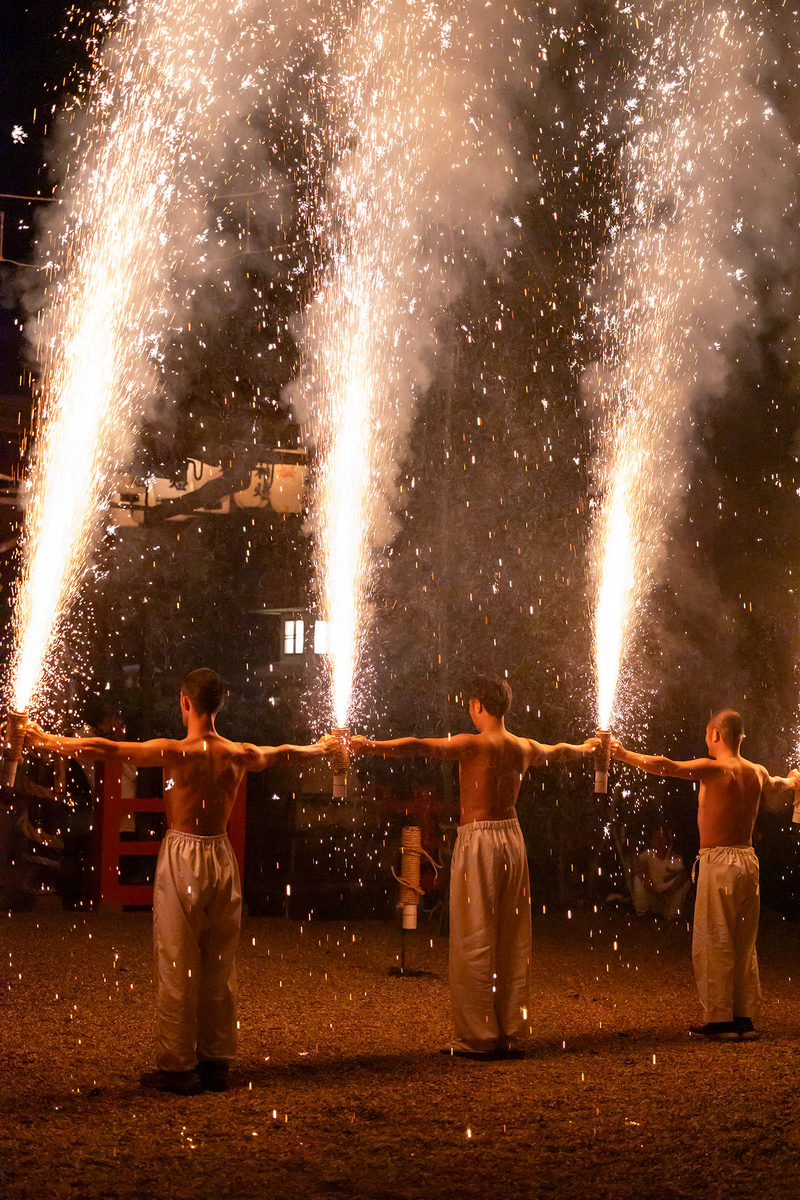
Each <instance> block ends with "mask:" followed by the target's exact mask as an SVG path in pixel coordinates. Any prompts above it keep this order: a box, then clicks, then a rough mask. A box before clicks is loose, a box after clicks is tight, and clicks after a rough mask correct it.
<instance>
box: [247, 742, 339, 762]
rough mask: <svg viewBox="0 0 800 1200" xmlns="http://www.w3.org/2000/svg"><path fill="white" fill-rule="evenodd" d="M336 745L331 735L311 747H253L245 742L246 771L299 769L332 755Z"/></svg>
mask: <svg viewBox="0 0 800 1200" xmlns="http://www.w3.org/2000/svg"><path fill="white" fill-rule="evenodd" d="M336 745H337V742H336V738H335V737H332V736H331V735H330V734H326V735H325V736H324V737H321V738H320V739H319V741H318V742H313V743H312V744H311V745H310V746H289V745H285V746H251V745H250V744H249V743H247V742H243V743H242V749H243V750H244V752H245V770H246V771H266V769H267V768H268V767H298V766H301V765H302V764H303V763H304V762H307V761H308V760H309V759H313V758H322V757H324V756H325V755H326V754H330V753H331V751H332V750H334V749H335V747H336Z"/></svg>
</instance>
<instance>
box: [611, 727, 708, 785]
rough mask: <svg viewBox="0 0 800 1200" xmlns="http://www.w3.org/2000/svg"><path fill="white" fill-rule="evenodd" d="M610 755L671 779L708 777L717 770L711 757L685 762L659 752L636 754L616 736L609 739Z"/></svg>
mask: <svg viewBox="0 0 800 1200" xmlns="http://www.w3.org/2000/svg"><path fill="white" fill-rule="evenodd" d="M611 757H612V758H613V759H616V761H617V762H621V763H625V765H626V766H628V767H638V769H639V770H640V771H647V773H648V775H667V776H669V777H670V778H671V779H697V780H701V781H702V780H705V779H710V778H711V776H713V775H714V774H716V773H717V772H718V771H719V769H720V768H719V765H718V764H717V763H716V762H715V761H714V759H713V758H693V759H691V760H690V761H687V762H675V761H674V760H673V759H671V758H664V757H663V756H662V755H659V754H636V753H635V752H634V751H633V750H626V749H625V747H624V746H623V745H622V743H621V742H618V741H617V739H616V738H612V739H611Z"/></svg>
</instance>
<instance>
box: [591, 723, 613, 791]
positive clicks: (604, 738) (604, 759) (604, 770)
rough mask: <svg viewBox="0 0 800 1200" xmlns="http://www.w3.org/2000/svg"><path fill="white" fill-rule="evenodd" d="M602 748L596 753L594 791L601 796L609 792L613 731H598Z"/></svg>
mask: <svg viewBox="0 0 800 1200" xmlns="http://www.w3.org/2000/svg"><path fill="white" fill-rule="evenodd" d="M597 736H598V737H599V738H600V748H599V749H598V750H595V752H594V790H595V793H596V794H597V795H599V796H605V795H606V793H607V792H608V767H609V763H610V762H611V730H610V729H598V731H597Z"/></svg>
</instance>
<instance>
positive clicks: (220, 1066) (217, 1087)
mask: <svg viewBox="0 0 800 1200" xmlns="http://www.w3.org/2000/svg"><path fill="white" fill-rule="evenodd" d="M197 1070H198V1073H199V1075H200V1082H201V1084H202V1085H203V1087H204V1088H205V1090H206V1091H207V1092H227V1090H228V1070H229V1064H228V1063H226V1062H215V1061H214V1059H211V1058H206V1059H201V1061H200V1062H199V1063H198V1064H197Z"/></svg>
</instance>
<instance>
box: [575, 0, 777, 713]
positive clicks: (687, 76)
mask: <svg viewBox="0 0 800 1200" xmlns="http://www.w3.org/2000/svg"><path fill="white" fill-rule="evenodd" d="M639 19H640V20H641V19H642V18H641V14H639ZM755 61H757V44H756V39H747V38H745V37H744V36H743V35H742V34H741V33H740V32H739V31H737V30H736V29H735V28H734V27H733V26H732V25H731V24H730V23H729V21H728V19H727V17H726V15H725V14H724V13H722V12H717V13H712V14H711V15H705V14H703V12H702V8H701V6H698V8H697V10H696V11H695V12H692V11H691V10H687V9H685V8H684V9H683V10H678V11H677V12H673V13H672V15H671V20H670V18H667V17H661V16H657V18H656V21H655V24H654V30H653V39H652V51H651V54H650V57H649V61H648V62H647V64H646V67H645V68H644V69H643V70H642V73H641V75H640V77H639V78H638V79H637V81H636V93H635V95H634V96H633V97H632V98H631V99H629V100H628V102H627V109H628V112H629V113H630V114H631V116H632V120H633V125H632V127H631V129H630V137H629V141H628V145H627V147H626V150H625V154H624V157H623V160H622V167H623V187H622V194H621V197H620V200H619V202H618V203H617V204H616V205H615V206H614V210H615V212H614V216H613V217H612V220H611V222H610V226H611V228H610V233H611V244H610V248H609V250H608V253H607V255H606V257H605V259H604V261H603V263H602V265H601V268H600V272H599V276H598V279H599V282H598V286H597V288H596V291H595V294H594V295H593V296H592V300H591V303H592V306H593V310H594V316H595V318H596V319H597V320H598V321H599V323H600V331H601V335H602V339H603V347H604V349H603V359H602V363H601V364H600V367H599V370H598V372H597V375H596V378H595V381H594V387H595V388H596V391H597V393H598V395H599V398H600V401H601V403H602V405H603V408H604V409H605V411H606V412H608V414H609V416H608V419H607V423H606V429H605V431H604V433H603V437H602V442H601V456H602V458H604V459H605V463H606V465H605V467H604V468H602V469H601V482H602V484H603V486H604V492H605V499H604V503H603V505H602V507H601V510H600V513H599V515H598V517H597V519H596V522H595V528H594V566H595V576H596V580H597V596H598V602H597V605H596V617H595V630H594V640H595V660H596V667H597V671H598V710H599V711H598V717H599V723H600V725H601V726H602V727H605V728H608V727H609V724H610V723H611V722H612V720H613V721H614V723H615V724H618V723H619V721H620V720H621V719H622V717H623V713H622V711H621V703H620V699H621V691H623V690H624V687H623V688H620V687H619V686H618V679H619V675H620V671H621V670H623V678H624V655H625V645H626V641H627V639H628V637H629V634H630V632H631V630H632V623H633V617H634V613H635V611H636V608H637V605H638V604H639V603H640V601H641V600H642V598H643V596H644V594H645V593H646V590H647V586H648V580H649V578H650V577H651V574H652V571H653V569H654V567H655V566H656V564H657V562H658V560H659V559H660V557H661V556H662V554H663V552H664V543H665V540H666V536H667V534H666V524H667V518H668V517H669V516H670V515H671V508H672V506H673V504H674V502H675V500H676V498H677V497H678V496H679V494H680V491H681V488H682V485H683V474H684V469H685V464H686V449H685V444H684V443H685V439H686V437H687V432H688V427H689V425H690V409H689V405H690V401H691V399H692V394H693V390H694V389H696V387H697V385H698V383H699V382H701V381H702V382H703V384H704V385H705V386H708V387H713V385H714V384H715V383H716V384H718V383H719V381H720V379H721V378H722V376H723V375H724V364H723V362H722V357H721V355H720V354H719V351H720V349H721V346H722V342H723V340H724V334H725V332H727V330H729V329H730V328H731V327H732V326H733V325H734V324H736V323H740V322H742V321H744V320H745V319H746V318H748V315H749V314H750V312H751V310H752V306H753V303H754V301H753V297H752V296H751V295H749V294H748V292H747V288H746V283H745V282H744V274H745V272H744V271H743V270H742V269H741V268H740V269H739V270H737V269H736V265H735V259H736V255H737V253H740V251H737V248H736V245H735V239H736V236H737V234H738V233H740V232H741V230H742V225H743V221H742V219H741V214H742V212H743V209H742V208H741V207H739V206H738V205H737V200H738V197H737V189H736V187H735V186H734V182H733V179H732V174H733V172H734V169H736V171H737V173H738V175H739V178H741V175H742V166H743V165H744V166H746V165H747V162H748V159H752V158H753V156H754V155H755V154H756V152H757V148H758V146H759V142H760V141H763V138H764V136H765V135H764V124H765V121H766V117H765V115H764V103H763V100H761V99H760V98H758V97H757V95H756V93H755V92H754V91H753V90H752V88H751V87H750V84H749V82H748V74H749V72H750V71H751V70H752V67H753V63H754V62H755ZM741 190H742V191H743V190H744V188H742V189H741ZM745 203H746V202H745Z"/></svg>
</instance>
